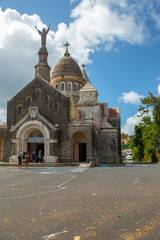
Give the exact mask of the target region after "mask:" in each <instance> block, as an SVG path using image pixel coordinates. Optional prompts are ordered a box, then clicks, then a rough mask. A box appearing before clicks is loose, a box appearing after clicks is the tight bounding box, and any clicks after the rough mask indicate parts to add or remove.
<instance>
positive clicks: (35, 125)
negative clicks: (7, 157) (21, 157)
mask: <svg viewBox="0 0 160 240" xmlns="http://www.w3.org/2000/svg"><path fill="white" fill-rule="evenodd" d="M33 131H39V132H41V133H42V135H43V139H44V158H45V157H47V156H49V155H50V144H49V142H50V133H49V130H48V128H47V127H46V126H45V125H44V124H43V123H42V122H39V121H36V120H34V121H28V122H25V123H24V124H22V125H21V127H20V128H19V129H18V132H17V135H16V144H17V151H18V152H17V154H18V153H19V152H21V151H27V139H28V138H29V136H30V134H31V133H32V132H33Z"/></svg>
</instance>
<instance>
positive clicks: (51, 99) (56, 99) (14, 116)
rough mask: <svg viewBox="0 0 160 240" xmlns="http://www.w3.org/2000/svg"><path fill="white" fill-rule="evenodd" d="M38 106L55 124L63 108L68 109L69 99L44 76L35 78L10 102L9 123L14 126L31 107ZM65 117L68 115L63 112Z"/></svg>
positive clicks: (40, 111) (41, 112) (43, 114)
mask: <svg viewBox="0 0 160 240" xmlns="http://www.w3.org/2000/svg"><path fill="white" fill-rule="evenodd" d="M34 106H36V107H38V110H39V113H40V114H41V115H42V116H43V117H44V118H46V119H47V120H48V121H50V122H53V121H54V123H55V124H57V123H58V121H59V114H60V115H61V114H62V112H61V111H62V109H68V107H69V99H68V98H66V97H65V96H63V95H62V94H61V93H60V92H59V91H58V90H56V89H55V88H54V87H53V86H51V85H50V83H48V82H47V81H45V80H43V79H42V78H38V77H37V78H35V79H34V80H32V82H30V83H29V84H28V85H27V86H26V87H24V88H23V89H22V90H21V91H20V92H19V93H18V94H17V95H16V96H15V97H13V98H12V99H11V100H10V101H9V102H8V112H9V114H8V119H7V122H8V125H9V126H14V125H15V124H16V123H17V122H19V121H20V120H21V119H22V118H23V117H24V116H26V114H27V113H28V109H29V108H30V107H34ZM63 115H64V119H65V120H67V117H68V115H67V114H66V113H65V111H64V113H63Z"/></svg>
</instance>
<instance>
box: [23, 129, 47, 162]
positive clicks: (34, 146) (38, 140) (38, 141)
mask: <svg viewBox="0 0 160 240" xmlns="http://www.w3.org/2000/svg"><path fill="white" fill-rule="evenodd" d="M40 150H41V152H42V156H44V136H43V134H42V132H40V131H39V130H33V131H32V132H31V133H30V134H29V136H28V138H27V152H29V153H30V155H31V154H32V153H33V152H35V154H36V159H37V158H38V152H39V151H40Z"/></svg>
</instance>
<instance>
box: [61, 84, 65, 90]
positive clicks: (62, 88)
mask: <svg viewBox="0 0 160 240" xmlns="http://www.w3.org/2000/svg"><path fill="white" fill-rule="evenodd" d="M61 91H64V83H62V84H61Z"/></svg>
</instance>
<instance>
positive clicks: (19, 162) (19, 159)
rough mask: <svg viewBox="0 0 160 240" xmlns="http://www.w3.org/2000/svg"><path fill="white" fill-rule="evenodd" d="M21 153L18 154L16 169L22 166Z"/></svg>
mask: <svg viewBox="0 0 160 240" xmlns="http://www.w3.org/2000/svg"><path fill="white" fill-rule="evenodd" d="M22 158H23V156H22V153H20V154H19V156H18V169H21V168H22Z"/></svg>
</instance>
